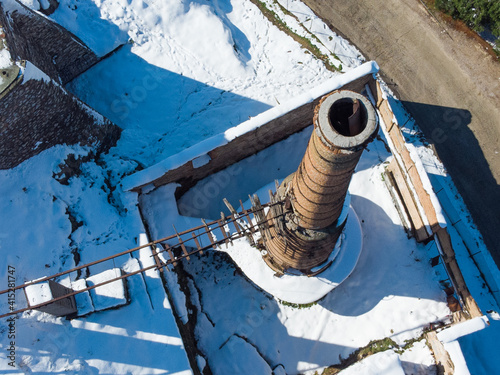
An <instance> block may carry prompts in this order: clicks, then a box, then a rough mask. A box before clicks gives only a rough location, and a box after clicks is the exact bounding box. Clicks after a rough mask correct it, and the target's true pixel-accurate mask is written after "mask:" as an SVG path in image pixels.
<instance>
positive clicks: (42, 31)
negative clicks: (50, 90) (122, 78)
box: [0, 0, 98, 84]
mask: <svg viewBox="0 0 500 375" xmlns="http://www.w3.org/2000/svg"><path fill="white" fill-rule="evenodd" d="M0 25H2V26H3V28H4V32H5V36H6V40H7V45H8V48H9V50H10V53H11V55H12V59H13V60H28V61H31V62H32V63H33V64H34V65H35V66H36V67H38V68H39V69H40V70H42V71H44V72H45V73H46V74H48V75H49V76H50V77H51V78H52V79H54V80H55V81H56V82H61V83H62V84H66V83H67V82H69V81H71V80H72V79H73V78H75V77H76V76H78V75H79V74H81V73H82V72H84V71H85V70H87V69H88V68H89V67H91V66H92V65H94V64H95V63H97V62H98V57H97V56H96V54H95V53H94V52H93V51H92V50H91V49H90V48H88V47H87V46H86V45H85V44H84V43H83V42H82V41H80V40H79V39H78V38H77V37H76V36H74V35H73V34H71V33H70V32H69V31H67V30H66V29H64V28H63V27H61V26H59V25H58V24H56V23H55V22H53V21H52V20H50V19H48V18H47V17H45V16H44V15H42V14H40V13H37V12H35V11H33V10H31V9H29V8H27V7H25V6H24V5H22V4H20V3H19V2H17V1H16V0H2V2H0Z"/></svg>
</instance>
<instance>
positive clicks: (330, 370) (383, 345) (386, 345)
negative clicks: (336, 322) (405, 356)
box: [321, 337, 420, 375]
mask: <svg viewBox="0 0 500 375" xmlns="http://www.w3.org/2000/svg"><path fill="white" fill-rule="evenodd" d="M419 340H420V337H419V338H417V339H415V340H414V341H413V340H411V341H412V342H411V344H410V343H409V344H405V346H404V347H403V348H401V347H399V346H398V344H396V343H395V342H394V340H392V339H391V338H390V337H386V338H384V339H382V340H373V341H370V342H369V343H368V345H366V346H365V347H363V348H359V349H358V350H356V351H355V352H353V353H352V354H351V355H350V356H349V357H347V358H345V359H344V358H342V357H339V360H340V363H339V364H338V365H333V366H329V367H327V368H326V369H324V370H323V372H322V373H321V375H334V374H337V373H339V372H340V371H342V370H345V369H346V368H347V367H349V366H351V365H353V364H354V363H356V362H359V361H361V360H362V359H364V358H366V357H369V356H371V355H373V354H376V353H380V352H385V351H386V350H389V349H394V351H395V352H397V353H402V352H403V351H404V350H406V349H408V348H409V347H411V346H412V345H413V343H414V342H415V341H419ZM407 346H408V347H407Z"/></svg>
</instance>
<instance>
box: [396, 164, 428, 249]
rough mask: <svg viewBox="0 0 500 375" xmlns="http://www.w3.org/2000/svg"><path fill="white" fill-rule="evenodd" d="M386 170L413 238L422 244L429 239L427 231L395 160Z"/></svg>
mask: <svg viewBox="0 0 500 375" xmlns="http://www.w3.org/2000/svg"><path fill="white" fill-rule="evenodd" d="M387 169H388V171H389V172H390V173H392V176H393V177H394V181H395V182H396V186H395V187H396V188H397V191H398V192H399V194H400V198H401V200H402V201H403V203H404V205H405V207H406V210H407V213H408V217H409V219H410V221H411V224H412V227H413V234H414V236H415V239H416V240H417V242H423V241H425V240H427V239H429V235H428V234H427V231H426V229H425V225H424V222H423V220H422V218H421V217H420V213H419V211H418V207H417V205H416V204H415V201H414V200H413V197H412V194H411V192H410V190H409V188H408V186H407V184H406V180H405V178H404V177H403V175H402V173H401V170H400V169H399V165H398V164H397V161H396V159H395V158H394V159H393V160H392V161H391V163H390V164H389V166H388V167H387Z"/></svg>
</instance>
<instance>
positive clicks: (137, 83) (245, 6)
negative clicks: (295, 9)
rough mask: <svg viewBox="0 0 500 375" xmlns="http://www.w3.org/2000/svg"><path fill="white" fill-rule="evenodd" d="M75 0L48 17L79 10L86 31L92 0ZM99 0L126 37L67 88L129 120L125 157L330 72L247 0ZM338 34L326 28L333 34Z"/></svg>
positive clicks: (154, 151)
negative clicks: (183, 0)
mask: <svg viewBox="0 0 500 375" xmlns="http://www.w3.org/2000/svg"><path fill="white" fill-rule="evenodd" d="M72 1H74V0H72ZM72 1H69V2H68V1H63V2H62V3H61V5H60V6H59V8H58V10H57V11H56V12H55V13H54V15H53V16H52V17H53V18H55V19H58V17H60V16H59V15H58V14H60V13H61V12H72V13H74V14H76V15H77V21H75V22H73V23H71V24H68V25H67V26H68V28H69V29H70V30H72V31H74V32H75V33H76V35H77V36H79V37H80V38H82V39H84V38H85V37H86V36H87V34H88V30H89V29H88V28H87V27H86V26H85V25H86V24H87V23H91V22H93V18H92V14H93V11H91V10H90V8H92V7H93V6H94V7H95V6H96V5H95V4H94V3H92V2H91V1H86V2H84V3H85V4H86V5H85V6H81V5H78V7H77V9H76V10H73V11H70V10H68V9H70V8H74V6H73V3H72ZM78 3H81V1H80V2H78ZM75 4H76V3H75ZM92 4H94V5H92ZM98 4H99V9H100V13H101V17H102V19H104V20H106V22H107V23H108V27H109V28H110V29H111V30H114V29H116V28H117V27H118V28H120V30H122V32H123V33H125V34H126V35H127V36H128V38H130V39H131V44H127V45H125V46H124V47H123V48H122V49H120V50H119V51H118V52H116V53H115V54H114V55H113V56H111V57H110V58H108V59H106V60H104V61H103V62H101V63H100V64H98V65H97V66H95V67H94V68H92V69H91V70H90V71H88V72H86V73H85V74H83V75H82V76H81V77H79V78H77V79H76V80H75V81H73V82H72V83H71V85H70V87H69V88H70V90H71V91H73V92H74V93H75V94H76V95H77V96H78V97H80V98H81V99H82V100H83V101H85V102H86V103H88V104H89V105H90V106H92V107H93V108H95V109H96V110H98V111H99V112H100V113H102V114H104V115H105V116H106V117H108V118H109V119H110V120H112V121H113V122H115V123H116V124H117V125H119V126H120V127H122V128H124V129H125V130H124V132H123V134H122V138H121V140H120V143H119V146H118V148H117V149H116V150H114V152H115V153H116V154H117V155H119V156H120V157H123V158H126V157H132V156H131V155H133V158H134V159H135V160H137V161H138V162H139V163H140V164H141V165H143V166H150V165H152V164H153V163H155V162H158V161H159V160H161V159H164V158H165V157H167V156H170V155H172V154H175V153H177V152H179V151H181V150H182V149H185V148H186V147H189V146H191V145H193V144H195V143H197V142H198V141H200V140H201V139H204V138H207V137H209V136H211V135H214V134H218V133H220V132H223V131H224V130H226V129H228V128H230V127H233V126H235V125H237V124H239V123H241V122H243V121H245V120H247V119H248V118H249V117H251V116H255V115H256V114H258V113H260V112H262V111H264V110H266V109H268V108H270V107H271V106H274V105H276V104H278V103H280V102H283V101H285V100H287V99H289V98H291V97H294V96H296V95H298V94H300V93H302V92H304V91H305V90H307V89H309V88H312V87H315V86H317V85H318V84H320V83H321V82H323V81H324V80H326V79H328V78H330V77H332V76H333V73H332V72H329V71H328V70H326V68H325V67H324V65H323V63H322V62H321V61H319V60H317V59H316V58H315V57H314V56H312V55H311V54H310V53H305V52H304V50H303V49H301V48H300V47H299V45H298V43H297V42H295V41H293V40H292V38H290V37H288V36H286V35H285V34H284V33H282V32H280V31H279V30H278V28H277V27H275V26H273V25H271V24H270V23H269V22H268V21H267V20H266V19H265V18H264V16H263V15H262V14H261V13H260V11H259V10H258V8H257V7H256V6H255V5H253V4H252V3H251V2H250V1H249V0H240V1H229V0H220V1H214V2H208V1H203V0H202V1H199V2H190V3H183V2H180V1H177V0H168V1H161V2H160V1H147V2H143V1H139V0H134V1H132V2H131V4H130V5H127V4H126V2H125V3H123V1H119V0H104V1H102V2H99V3H98ZM318 25H319V21H318ZM103 35H106V36H105V37H103ZM113 35H114V34H113V32H112V31H109V32H106V33H103V32H102V31H100V30H99V29H96V30H95V37H94V39H96V40H97V41H102V43H106V40H107V38H108V37H109V38H110V39H113ZM333 35H334V34H333ZM84 40H85V39H84ZM337 40H339V38H338V37H335V39H333V37H332V41H331V42H330V43H331V44H335V41H337ZM91 46H92V45H91ZM332 48H333V47H332ZM213 51H217V52H216V53H213ZM349 58H350V60H352V61H351V62H350V63H347V62H346V66H355V65H357V64H358V65H359V60H353V58H352V57H349ZM103 97H105V98H106V100H101V98H103Z"/></svg>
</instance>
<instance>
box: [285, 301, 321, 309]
mask: <svg viewBox="0 0 500 375" xmlns="http://www.w3.org/2000/svg"><path fill="white" fill-rule="evenodd" d="M279 303H280V304H282V305H283V306H288V307H292V308H294V309H307V308H309V307H312V306H314V305H316V304H317V302H311V303H304V304H299V303H291V302H286V301H282V300H279Z"/></svg>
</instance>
